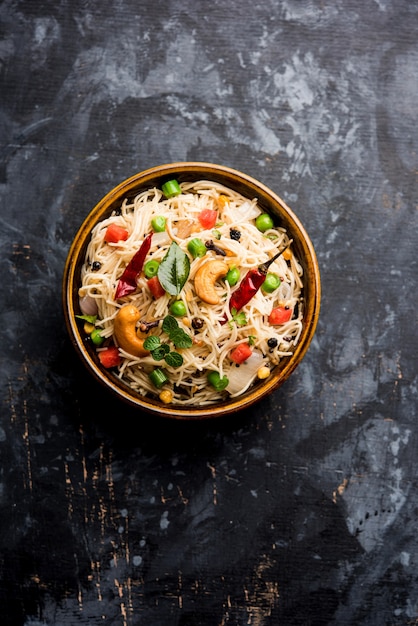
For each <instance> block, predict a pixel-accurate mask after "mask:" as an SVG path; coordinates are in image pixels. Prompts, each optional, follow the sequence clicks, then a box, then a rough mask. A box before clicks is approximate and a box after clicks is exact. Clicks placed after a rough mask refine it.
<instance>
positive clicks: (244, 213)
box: [229, 202, 261, 224]
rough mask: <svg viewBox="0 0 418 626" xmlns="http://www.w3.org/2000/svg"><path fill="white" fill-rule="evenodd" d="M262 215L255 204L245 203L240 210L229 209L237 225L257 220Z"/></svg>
mask: <svg viewBox="0 0 418 626" xmlns="http://www.w3.org/2000/svg"><path fill="white" fill-rule="evenodd" d="M260 213H261V211H260V209H259V208H258V207H257V204H256V203H255V202H243V203H242V204H241V206H239V207H238V208H231V209H229V216H230V217H231V218H232V221H233V222H235V223H237V224H239V223H243V222H248V221H249V220H251V219H255V218H256V217H258V215H260Z"/></svg>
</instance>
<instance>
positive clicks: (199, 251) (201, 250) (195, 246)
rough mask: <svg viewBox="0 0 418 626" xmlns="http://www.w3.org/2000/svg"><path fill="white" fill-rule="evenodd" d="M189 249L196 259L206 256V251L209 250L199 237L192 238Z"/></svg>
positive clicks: (188, 245)
mask: <svg viewBox="0 0 418 626" xmlns="http://www.w3.org/2000/svg"><path fill="white" fill-rule="evenodd" d="M187 249H188V251H189V252H190V254H191V255H192V257H193V258H194V259H196V258H197V257H202V256H205V254H206V252H207V251H208V250H207V248H206V246H205V244H204V243H203V241H202V240H201V239H199V238H198V237H195V238H194V239H190V241H189V243H188V244H187Z"/></svg>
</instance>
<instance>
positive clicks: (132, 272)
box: [115, 233, 152, 300]
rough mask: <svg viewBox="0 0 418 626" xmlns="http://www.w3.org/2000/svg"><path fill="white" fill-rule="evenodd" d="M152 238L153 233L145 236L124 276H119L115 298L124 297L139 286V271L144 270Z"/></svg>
mask: <svg viewBox="0 0 418 626" xmlns="http://www.w3.org/2000/svg"><path fill="white" fill-rule="evenodd" d="M151 238H152V233H150V234H149V235H147V236H146V237H145V239H144V241H143V242H142V244H141V247H140V248H139V250H138V252H136V254H134V256H133V257H132V259H131V260H130V261H129V263H128V265H127V266H126V268H125V271H124V272H123V274H122V276H121V277H120V278H119V282H118V286H117V287H116V293H115V300H118V299H119V298H123V296H127V295H128V294H130V293H132V292H133V291H135V289H136V288H137V284H136V279H137V276H138V274H139V272H140V271H141V270H142V266H143V265H144V260H145V257H146V256H147V254H148V252H149V249H150V247H151Z"/></svg>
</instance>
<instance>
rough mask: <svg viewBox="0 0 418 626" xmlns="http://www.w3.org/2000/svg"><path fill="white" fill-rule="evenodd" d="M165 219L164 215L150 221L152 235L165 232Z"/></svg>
mask: <svg viewBox="0 0 418 626" xmlns="http://www.w3.org/2000/svg"><path fill="white" fill-rule="evenodd" d="M165 223H166V219H165V217H164V215H156V216H155V217H153V218H152V220H151V226H152V230H153V231H154V233H163V232H164V231H165Z"/></svg>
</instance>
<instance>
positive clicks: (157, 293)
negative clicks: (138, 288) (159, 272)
mask: <svg viewBox="0 0 418 626" xmlns="http://www.w3.org/2000/svg"><path fill="white" fill-rule="evenodd" d="M147 285H148V287H149V289H150V291H151V293H152V295H153V296H154V298H155V299H156V300H158V298H161V296H163V295H164V294H165V289H164V287H163V286H162V285H161V283H160V281H159V280H158V276H153V277H152V278H150V279H149V280H147Z"/></svg>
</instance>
